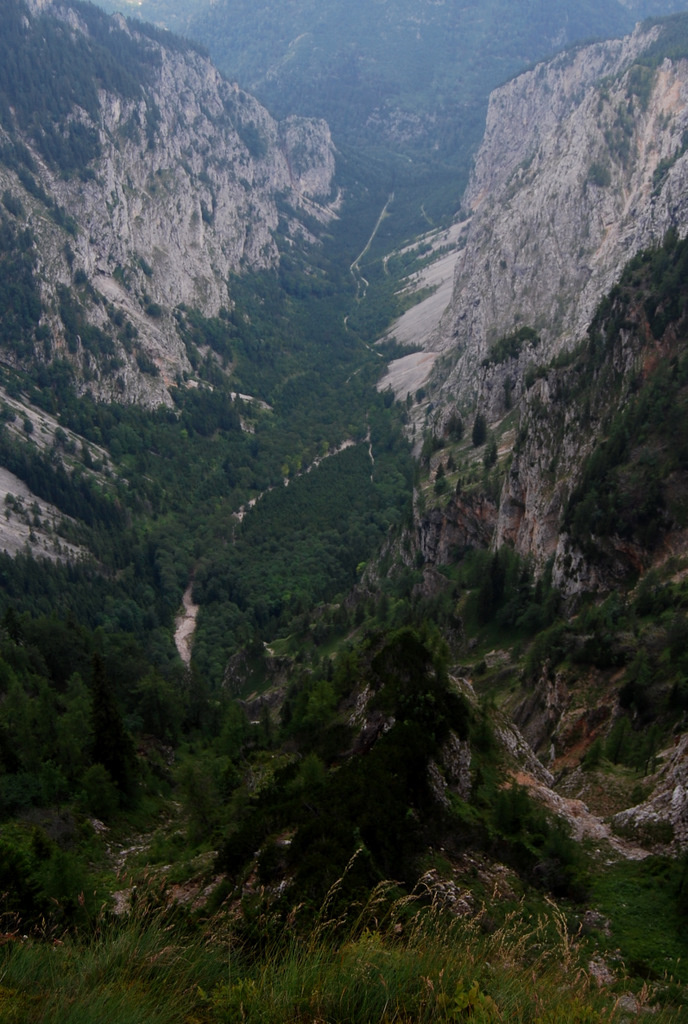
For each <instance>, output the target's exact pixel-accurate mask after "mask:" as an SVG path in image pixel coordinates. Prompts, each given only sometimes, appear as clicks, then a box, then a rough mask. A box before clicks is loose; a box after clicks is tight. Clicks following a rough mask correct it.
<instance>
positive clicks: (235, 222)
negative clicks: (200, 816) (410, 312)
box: [0, 0, 335, 404]
mask: <svg viewBox="0 0 688 1024" xmlns="http://www.w3.org/2000/svg"><path fill="white" fill-rule="evenodd" d="M32 7H33V10H34V11H39V10H40V11H41V12H42V13H43V14H46V13H48V14H50V15H53V14H54V15H55V16H56V17H60V18H62V19H63V20H65V21H67V23H68V24H69V25H70V28H71V29H72V30H73V31H74V32H75V33H76V32H82V33H84V34H86V35H87V34H88V28H87V26H86V25H85V24H84V22H83V21H82V20H80V18H79V17H78V14H75V12H74V11H73V10H71V9H70V8H68V7H64V6H62V5H61V4H59V3H58V2H54V3H49V2H48V0H33V4H32ZM112 31H113V32H118V31H123V32H126V33H128V34H129V35H131V34H132V33H133V32H134V30H133V29H132V28H130V27H128V26H127V23H126V22H125V21H124V19H123V18H121V16H118V17H115V18H113V19H112ZM137 39H138V40H139V42H143V43H144V44H145V46H146V47H147V48H148V49H149V50H150V56H151V61H150V63H151V68H152V69H154V70H153V71H152V73H151V75H150V78H149V83H148V84H147V85H145V86H144V87H143V88H142V92H141V94H140V96H139V97H138V98H137V99H135V100H125V99H123V98H122V96H120V95H118V94H115V93H112V92H105V91H101V92H100V94H99V99H100V109H99V112H98V116H97V117H96V118H95V119H91V117H90V116H89V115H88V114H87V113H86V111H84V110H81V109H79V108H75V109H74V110H73V111H72V114H71V115H70V116H71V118H72V120H78V121H81V122H83V123H84V124H85V125H86V126H87V127H89V128H92V129H95V131H96V132H97V134H98V138H99V141H100V156H99V157H98V158H97V159H96V160H94V161H93V162H92V164H91V165H90V167H89V169H88V171H89V173H88V175H82V176H81V177H80V176H77V175H74V176H72V177H70V178H68V179H66V180H65V179H64V178H63V177H61V176H60V175H59V173H57V172H56V171H55V170H54V169H52V168H51V167H49V166H47V165H46V164H45V162H43V161H42V160H41V159H40V156H39V155H38V154H37V153H36V152H35V149H33V150H32V151H33V155H34V158H35V161H36V163H37V165H38V167H39V172H38V173H37V175H36V177H37V178H38V179H39V183H40V185H41V187H42V188H43V189H44V191H45V192H46V193H47V194H48V195H49V196H50V197H51V198H52V199H54V200H55V201H56V202H57V203H58V204H59V205H60V206H61V207H63V209H64V210H65V211H66V212H67V213H68V214H69V215H71V216H72V217H73V218H74V219H75V221H76V222H77V224H78V227H79V230H78V233H77V235H76V237H74V238H67V241H68V243H69V246H70V248H71V250H72V254H73V255H72V257H71V264H72V265H71V267H70V266H69V265H68V261H67V260H66V258H65V238H66V236H65V234H64V232H63V231H61V230H59V229H57V228H56V226H55V225H54V223H53V222H52V221H51V220H50V219H49V218H48V217H46V216H45V207H44V206H42V205H41V203H40V202H38V201H37V200H36V199H35V198H33V197H31V196H30V195H28V194H27V193H26V191H25V189H23V187H22V186H21V184H20V183H19V182H18V180H17V178H16V176H15V175H14V174H13V173H11V172H10V171H8V170H7V169H6V168H5V167H2V166H0V190H4V189H6V188H7V189H9V190H10V191H11V192H12V193H13V194H17V195H20V196H21V199H22V202H23V204H24V206H25V208H26V209H27V210H29V211H31V213H30V217H29V220H30V222H31V227H32V230H33V231H34V233H35V235H36V236H37V239H38V249H39V251H40V266H39V268H38V269H39V273H40V274H41V276H42V278H43V282H44V283H43V290H44V297H45V298H47V299H50V298H51V297H52V294H53V292H54V288H55V285H56V284H57V283H59V282H62V283H63V284H66V285H70V284H71V283H72V280H73V275H74V273H75V271H79V270H81V271H84V272H85V273H86V275H87V277H88V278H89V280H90V281H91V282H92V284H93V286H94V288H95V289H96V291H97V292H99V293H100V294H101V295H103V296H104V297H105V298H106V299H107V300H108V302H110V303H112V304H113V305H115V306H116V307H118V308H120V309H122V310H123V312H124V313H125V314H126V316H127V318H128V319H129V320H131V321H132V323H133V324H134V326H135V327H136V329H137V330H138V333H139V339H138V340H139V343H140V346H141V348H142V349H143V350H144V351H145V353H146V354H147V355H148V356H149V357H150V358H151V359H152V360H153V362H154V363H155V364H156V365H157V366H158V369H159V371H160V376H159V377H152V376H150V375H149V376H147V377H145V376H142V374H141V373H140V372H139V370H138V368H137V366H136V364H135V362H134V361H133V360H132V358H131V355H130V354H129V355H127V354H126V353H119V352H118V355H119V356H122V357H123V358H124V360H125V364H126V365H125V367H124V369H123V370H122V371H121V372H120V373H119V374H118V376H119V377H120V382H119V383H118V384H117V386H115V384H114V383H113V381H112V380H109V379H107V378H106V377H105V376H102V377H101V375H99V373H98V370H97V369H96V370H95V371H94V373H95V378H94V379H93V380H92V381H91V382H90V383H89V389H90V390H91V391H94V392H95V393H96V394H99V395H100V396H101V397H114V398H120V399H122V398H123V399H125V400H131V401H147V402H148V403H149V404H156V403H157V402H158V401H169V396H168V395H167V386H168V385H169V383H170V381H171V380H173V379H174V376H175V374H177V373H179V372H184V371H188V370H189V369H190V366H189V364H188V361H187V359H186V354H185V350H184V346H183V344H182V343H181V340H180V339H179V337H178V335H177V332H176V330H175V327H174V322H173V321H172V319H171V317H170V316H169V315H168V312H167V311H168V310H170V309H173V308H174V307H175V306H177V305H179V304H181V303H184V304H186V305H187V306H190V307H193V308H196V309H199V310H200V311H201V312H202V313H203V314H204V315H207V316H215V315H217V313H218V311H219V310H220V309H221V308H222V307H223V306H224V307H226V308H231V305H232V295H231V287H230V286H229V284H228V279H229V277H230V275H231V274H232V273H235V272H240V271H245V270H249V269H252V270H255V269H261V268H265V267H270V266H273V265H274V264H275V263H276V262H277V261H278V259H279V252H278V248H277V243H276V241H275V232H276V231H277V230H278V227H279V229H280V230H281V231H282V232H283V233H284V234H286V235H288V236H292V237H298V236H302V237H306V238H308V237H310V236H309V232H308V230H307V228H306V226H305V225H304V224H302V223H301V221H300V219H299V218H300V216H301V215H303V214H307V215H308V218H309V220H310V219H311V218H313V217H315V218H317V219H318V220H319V221H321V222H323V223H324V222H327V221H328V220H329V219H331V218H332V217H333V216H334V207H333V206H332V204H331V202H330V200H331V196H330V193H331V190H332V180H333V175H334V169H335V163H334V148H333V145H332V140H331V138H330V134H329V129H328V127H327V125H326V124H325V123H324V122H322V121H312V120H307V119H303V118H290V119H288V120H287V121H286V122H285V123H284V124H279V123H277V122H276V121H274V119H273V118H272V117H271V116H270V115H269V114H268V112H267V111H266V110H265V109H264V108H263V107H261V106H260V104H259V103H258V102H257V101H256V100H254V99H253V98H252V97H250V96H248V95H246V94H245V93H243V92H241V91H240V90H239V89H238V87H237V86H236V85H233V84H231V83H229V82H227V81H226V80H225V79H223V78H222V76H221V75H220V74H219V72H218V71H217V70H216V69H215V68H214V67H213V65H212V64H211V63H210V61H209V60H207V59H206V58H205V57H203V56H201V55H199V54H198V53H197V52H195V51H193V50H191V49H189V50H181V49H179V50H177V49H173V48H165V47H164V46H162V45H160V44H159V43H158V42H154V41H152V40H150V39H148V38H146V37H145V36H138V35H137ZM1 135H2V132H1V131H0V136H1ZM0 141H3V140H2V139H0ZM26 142H27V145H28V146H29V148H31V140H30V139H26ZM84 178H85V180H83V179H84ZM280 204H282V205H283V206H285V207H288V209H286V212H285V213H283V214H282V221H281V223H280V209H279V207H280ZM152 304H153V308H154V304H157V305H159V306H160V307H162V312H160V311H157V310H156V311H155V312H156V315H154V316H151V315H149V314H148V313H147V312H146V310H147V309H148V310H150V308H151V305H152ZM92 316H93V319H94V322H96V323H97V324H98V325H99V326H103V324H104V323H105V319H104V313H101V314H99V313H98V310H95V311H93V313H92ZM51 328H52V329H53V332H54V333H55V341H54V344H55V347H56V349H57V350H58V352H59V351H60V348H61V340H60V323H59V320H58V319H57V318H56V319H55V321H54V322H53V323H51Z"/></svg>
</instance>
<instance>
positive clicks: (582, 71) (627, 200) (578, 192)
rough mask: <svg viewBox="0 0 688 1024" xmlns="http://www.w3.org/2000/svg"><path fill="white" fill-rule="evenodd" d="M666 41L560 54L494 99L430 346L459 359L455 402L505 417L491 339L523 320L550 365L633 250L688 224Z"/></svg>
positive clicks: (654, 35) (649, 38)
mask: <svg viewBox="0 0 688 1024" xmlns="http://www.w3.org/2000/svg"><path fill="white" fill-rule="evenodd" d="M659 33H660V30H659V29H658V28H657V27H655V28H652V29H649V30H646V29H642V28H639V29H638V30H637V31H636V32H635V33H634V34H633V35H632V36H630V37H629V38H627V39H625V40H622V41H612V42H608V43H601V44H596V45H594V46H588V47H584V48H582V49H579V50H577V51H575V52H569V53H567V54H563V55H561V56H560V57H558V58H556V59H555V60H554V61H552V62H550V63H548V64H541V65H539V66H538V67H536V68H535V69H533V70H532V71H530V72H528V73H526V74H524V75H521V76H520V77H518V78H516V79H514V80H513V81H512V82H509V83H508V84H507V85H505V86H504V87H503V88H501V89H499V90H497V91H496V92H495V93H493V95H492V98H491V101H490V107H489V113H488V118H487V127H486V132H485V137H484V141H483V143H482V146H481V148H480V151H479V153H478V156H477V159H476V163H475V170H474V174H473V177H472V180H471V183H470V186H469V188H468V191H467V193H466V196H465V199H464V212H465V214H466V215H468V216H469V217H470V218H471V222H470V227H469V229H468V233H467V237H466V244H465V247H464V248H463V250H462V252H461V253H460V254H459V256H458V260H457V265H456V272H455V283H454V293H453V298H452V301H451V304H450V306H449V308H448V310H447V313H446V314H445V316H444V319H443V322H442V324H441V326H440V329H439V332H438V335H437V337H436V338H435V342H434V344H435V347H436V348H438V349H439V350H442V351H444V352H446V353H448V354H449V355H450V358H451V360H452V362H453V367H452V369H451V370H450V371H449V372H448V373H447V372H446V371H443V378H442V381H441V391H442V393H443V394H444V396H445V397H446V398H447V399H448V400H451V399H450V396H451V398H452V399H453V398H454V397H455V396H457V395H458V396H459V398H460V401H462V402H463V403H464V404H471V403H472V402H474V401H476V400H479V401H480V402H481V403H483V404H484V406H485V408H486V410H487V412H488V414H489V416H490V417H491V418H495V417H496V416H498V415H499V414H500V412H503V411H504V406H503V403H502V402H501V399H500V398H499V396H500V394H502V393H503V389H502V388H501V387H500V382H499V380H496V378H497V377H498V376H499V372H500V370H499V369H494V368H490V369H488V370H486V369H485V368H484V367H483V366H482V360H483V359H484V358H485V356H486V355H487V354H488V352H489V350H490V346H491V345H493V344H494V343H495V342H496V341H497V340H498V339H499V338H500V337H502V336H504V335H507V334H509V332H511V331H513V330H514V329H515V328H518V327H520V326H522V325H527V326H529V327H532V328H534V329H535V331H536V332H537V333H538V334H539V336H540V340H541V343H540V346H539V350H538V353H537V357H536V361H537V362H545V361H546V360H547V359H548V358H549V357H551V356H552V355H554V354H555V353H556V352H558V351H560V350H561V349H564V348H567V347H570V346H571V345H572V344H573V343H575V342H576V341H577V340H578V339H579V338H580V337H581V335H582V333H583V332H584V329H585V327H586V325H587V324H588V323H589V321H590V318H591V316H592V313H593V311H594V309H595V306H596V304H597V302H598V301H599V299H600V297H601V295H603V294H604V293H605V292H606V291H607V290H608V289H609V288H610V287H611V286H612V284H613V283H614V282H615V281H616V280H617V279H618V277H619V274H620V271H621V268H622V267H623V266H624V265H625V264H626V262H627V261H628V260H629V258H630V257H631V256H632V255H633V254H634V253H635V252H637V251H638V250H639V249H642V248H644V247H646V246H648V245H651V244H654V243H656V242H657V241H659V240H661V238H662V237H663V235H664V233H665V232H666V231H667V229H668V228H669V227H671V226H675V227H677V228H678V230H679V232H680V233H681V234H684V233H685V231H686V229H687V228H688V157H687V156H686V139H685V137H684V132H685V131H686V128H687V127H688V63H687V62H686V61H672V60H669V59H666V60H664V61H663V62H660V63H659V66H657V67H655V66H654V62H653V61H652V60H651V59H650V57H649V53H650V51H651V49H652V47H653V46H655V45H656V43H657V39H658V36H659ZM532 358H533V356H532V354H531V355H530V356H529V360H532ZM526 361H528V360H526ZM516 369H517V371H519V372H516V374H515V375H514V387H515V390H514V392H513V397H518V395H519V394H520V388H521V381H522V377H523V371H524V369H525V366H521V367H519V368H516Z"/></svg>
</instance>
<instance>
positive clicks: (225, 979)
mask: <svg viewBox="0 0 688 1024" xmlns="http://www.w3.org/2000/svg"><path fill="white" fill-rule="evenodd" d="M390 893H391V887H388V886H380V887H378V889H377V890H376V891H375V892H374V893H373V894H372V896H371V898H370V900H369V901H368V904H367V905H366V907H364V908H363V909H362V910H361V911H360V913H359V915H358V917H357V918H356V920H355V921H353V922H349V924H348V925H346V926H344V924H343V922H342V920H331V919H328V913H327V912H328V905H327V904H326V905H325V907H324V908H323V912H322V913H321V917H320V920H319V921H318V922H317V923H316V924H315V926H314V927H313V928H312V929H311V931H310V933H309V934H308V935H306V936H305V937H297V936H296V934H295V933H294V931H293V930H292V929H290V928H285V930H284V934H283V937H282V938H281V939H279V940H277V941H275V942H273V943H272V946H271V947H270V948H269V949H268V950H267V951H264V952H263V953H261V954H259V955H254V956H250V955H249V951H245V952H242V951H241V950H238V949H235V948H233V945H232V936H231V929H230V930H229V933H228V931H227V922H226V921H223V920H222V919H220V918H217V919H215V921H214V922H213V923H212V924H213V927H212V928H211V929H208V930H206V931H205V932H204V933H202V934H201V933H200V932H199V933H197V934H193V935H189V934H186V935H184V934H182V933H180V932H178V931H177V930H176V929H175V927H174V926H172V925H170V923H169V919H168V918H167V917H166V915H165V913H164V912H160V911H158V912H156V913H154V914H150V915H148V914H146V913H145V912H144V913H139V912H136V913H132V914H131V915H130V917H129V918H128V919H127V920H125V921H123V922H118V923H112V924H111V925H108V926H104V927H103V929H102V931H101V933H100V934H99V935H98V936H96V937H94V938H92V939H91V940H90V941H84V942H79V941H77V940H76V939H70V938H65V940H64V941H63V942H52V943H50V942H45V941H38V940H34V939H25V940H23V941H22V940H21V939H17V940H16V941H8V942H7V943H6V944H5V945H4V947H3V948H2V950H1V953H2V967H1V970H0V1021H1V1022H3V1024H4V1022H16V1024H39V1022H44V1024H48V1022H49V1024H77V1022H78V1024H104V1022H107V1024H234V1022H244V1021H245V1022H248V1024H279V1022H313V1024H315V1022H332V1024H335V1022H341V1024H345V1022H346V1024H373V1022H379V1024H388V1022H399V1024H411V1022H414V1024H415V1022H425V1021H440V1022H451V1021H464V1020H470V1021H473V1022H476V1024H493V1022H501V1021H508V1022H510V1024H597V1022H614V1021H620V1020H621V1019H622V1018H623V1017H624V1016H626V1017H627V1016H628V1013H627V1011H626V1012H625V1013H622V1012H621V1011H620V1010H619V1007H618V1005H617V1001H618V996H617V995H616V994H615V993H613V992H611V991H609V990H608V989H599V988H598V987H597V985H596V984H595V982H594V980H592V979H591V978H590V977H589V975H588V974H587V973H586V971H585V970H584V969H583V967H582V966H581V965H580V963H579V960H578V955H579V954H578V950H577V946H576V942H575V941H573V940H572V938H571V936H570V935H569V934H568V932H567V929H566V925H565V921H564V917H563V915H562V914H561V912H560V911H559V910H558V909H557V908H555V907H551V908H550V910H549V912H548V913H547V914H546V915H544V916H541V917H539V918H537V919H535V920H534V919H532V918H530V917H527V916H524V915H523V914H513V915H512V916H511V917H509V919H508V920H507V921H506V922H505V923H504V925H503V926H502V927H500V928H497V929H496V930H494V931H492V932H491V933H490V932H489V930H487V929H486V928H485V926H484V924H481V919H480V918H474V919H470V920H469V919H451V920H448V918H447V915H446V914H445V913H443V912H441V911H440V910H439V908H438V907H437V905H436V904H434V903H430V904H421V901H420V899H419V897H418V896H413V897H408V896H407V897H404V898H401V899H398V900H396V901H394V900H392V899H391V898H390ZM623 990H624V987H623V985H621V988H620V991H623ZM641 997H642V998H644V999H646V1000H647V1001H648V1002H649V1000H650V997H651V994H650V993H649V992H647V990H645V991H644V993H642V996H641ZM682 1019H686V1018H685V1017H683V1016H682V1014H681V1012H680V1011H679V1010H675V1011H671V1010H666V1009H665V1010H661V1011H659V1012H657V1013H656V1014H654V1015H653V1016H652V1020H653V1021H654V1022H656V1024H660V1022H661V1024H668V1022H669V1021H679V1020H682Z"/></svg>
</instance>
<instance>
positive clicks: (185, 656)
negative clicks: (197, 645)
mask: <svg viewBox="0 0 688 1024" xmlns="http://www.w3.org/2000/svg"><path fill="white" fill-rule="evenodd" d="M192 592H193V581H192V582H191V583H189V585H188V587H187V588H186V590H185V591H184V598H183V604H184V607H183V610H182V611H181V612H180V613H179V615H178V616H177V618H176V619H175V620H174V642H175V644H176V645H177V650H178V651H179V657H180V658H181V659H182V661H183V662H184V664H185V665H190V664H191V647H192V645H193V635H194V632H195V631H196V617H197V616H198V605H197V604H194V603H193V597H192Z"/></svg>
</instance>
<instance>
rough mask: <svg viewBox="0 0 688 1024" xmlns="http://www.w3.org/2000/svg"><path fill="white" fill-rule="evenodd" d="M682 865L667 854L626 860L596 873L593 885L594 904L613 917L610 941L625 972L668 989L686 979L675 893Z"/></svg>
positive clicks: (687, 925)
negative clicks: (624, 966) (638, 859)
mask: <svg viewBox="0 0 688 1024" xmlns="http://www.w3.org/2000/svg"><path fill="white" fill-rule="evenodd" d="M682 870H683V868H682V865H681V864H680V863H679V862H677V861H673V860H670V859H669V858H667V857H648V858H647V859H646V860H643V861H624V862H620V863H618V864H615V865H613V866H610V867H609V868H608V869H607V870H606V871H604V872H602V873H599V874H598V875H597V876H596V877H595V878H594V880H593V886H592V889H593V899H594V903H595V906H596V907H597V908H598V909H599V910H600V911H601V912H602V914H604V915H605V916H607V917H609V918H610V921H611V944H612V945H613V946H616V947H618V949H619V950H620V952H621V956H622V957H623V959H624V962H625V964H626V967H627V969H628V970H629V973H631V974H633V975H635V976H639V977H641V978H645V979H647V980H648V981H650V982H654V983H657V984H658V985H660V986H661V985H667V986H668V987H669V990H671V991H673V989H674V987H675V984H681V985H685V984H687V983H688V958H687V957H686V954H687V953H688V917H687V916H686V913H685V909H684V911H683V914H682V913H681V906H680V899H679V886H680V883H681V874H682ZM672 979H673V980H672ZM684 998H685V997H684Z"/></svg>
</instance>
